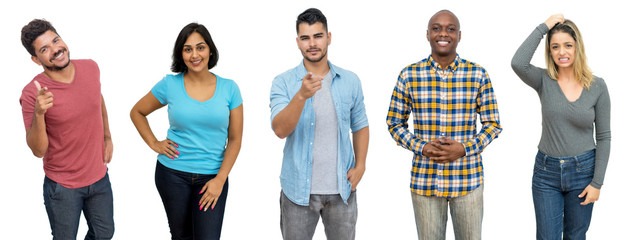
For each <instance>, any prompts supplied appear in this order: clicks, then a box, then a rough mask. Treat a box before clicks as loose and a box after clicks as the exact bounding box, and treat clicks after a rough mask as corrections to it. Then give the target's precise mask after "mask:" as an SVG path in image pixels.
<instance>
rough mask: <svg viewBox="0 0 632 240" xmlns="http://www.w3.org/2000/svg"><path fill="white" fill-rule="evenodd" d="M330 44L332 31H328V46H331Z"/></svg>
mask: <svg viewBox="0 0 632 240" xmlns="http://www.w3.org/2000/svg"><path fill="white" fill-rule="evenodd" d="M329 44H331V32H328V33H327V46H329Z"/></svg>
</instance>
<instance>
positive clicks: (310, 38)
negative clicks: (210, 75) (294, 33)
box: [296, 22, 331, 63]
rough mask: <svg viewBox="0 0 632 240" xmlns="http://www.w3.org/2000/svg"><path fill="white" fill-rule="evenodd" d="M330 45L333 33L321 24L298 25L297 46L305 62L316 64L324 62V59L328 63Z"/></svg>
mask: <svg viewBox="0 0 632 240" xmlns="http://www.w3.org/2000/svg"><path fill="white" fill-rule="evenodd" d="M330 43H331V33H328V32H327V30H326V29H325V27H324V26H323V24H322V23H321V22H315V23H314V24H311V25H310V24H308V23H301V24H299V25H298V37H296V44H297V45H298V49H299V50H301V54H303V58H305V60H307V61H310V62H314V63H315V62H320V61H323V59H324V60H325V61H327V47H328V46H329V44H330Z"/></svg>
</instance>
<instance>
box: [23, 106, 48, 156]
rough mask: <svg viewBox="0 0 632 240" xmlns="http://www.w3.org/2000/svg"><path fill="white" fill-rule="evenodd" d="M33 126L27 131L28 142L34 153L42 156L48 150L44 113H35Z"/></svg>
mask: <svg viewBox="0 0 632 240" xmlns="http://www.w3.org/2000/svg"><path fill="white" fill-rule="evenodd" d="M33 115H34V116H33V121H32V123H31V128H30V129H28V130H27V131H26V144H27V145H28V146H29V148H30V149H31V151H32V152H33V155H35V156H36V157H38V158H41V157H43V156H44V154H46V150H48V134H47V133H46V122H45V120H44V115H38V114H36V113H34V114H33Z"/></svg>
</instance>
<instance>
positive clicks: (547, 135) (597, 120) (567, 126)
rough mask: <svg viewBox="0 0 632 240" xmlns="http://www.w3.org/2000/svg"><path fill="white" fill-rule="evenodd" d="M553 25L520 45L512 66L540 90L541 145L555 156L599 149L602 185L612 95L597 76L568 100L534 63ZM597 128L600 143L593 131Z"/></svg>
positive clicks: (598, 175)
mask: <svg viewBox="0 0 632 240" xmlns="http://www.w3.org/2000/svg"><path fill="white" fill-rule="evenodd" d="M548 31H549V28H548V27H547V26H546V24H544V23H542V24H540V25H539V26H538V27H537V28H536V29H535V30H534V31H533V32H532V33H531V35H529V37H527V39H526V40H525V41H524V42H523V43H522V45H520V48H518V50H517V51H516V54H515V55H514V57H513V59H512V60H511V67H512V68H513V70H514V72H516V74H517V75H518V77H520V79H522V81H523V82H524V83H526V84H527V85H529V86H530V87H532V88H533V89H535V90H536V91H537V92H538V96H539V97H540V103H541V104H542V136H541V138H540V144H539V145H538V149H539V150H540V151H542V152H543V153H544V154H547V155H550V156H553V157H564V156H576V155H579V154H582V153H584V152H587V151H590V150H592V149H595V171H594V177H593V180H592V182H591V183H590V185H592V186H593V187H595V188H598V189H600V188H601V185H602V184H603V179H604V175H605V173H606V167H607V165H608V158H609V155H610V96H609V95H608V88H607V87H606V83H605V82H604V80H603V79H601V78H599V77H594V82H593V83H592V85H591V86H590V90H588V89H585V88H584V89H583V91H582V93H581V95H580V97H579V98H578V99H577V100H575V101H574V102H570V101H568V99H567V98H566V96H565V95H564V92H562V89H561V88H560V86H559V84H558V83H557V81H556V80H554V79H551V78H550V77H549V75H548V74H547V73H546V69H542V68H538V67H535V66H533V65H531V63H530V62H531V58H532V57H533V54H534V53H535V50H536V49H537V48H538V45H539V44H540V42H541V40H542V38H543V37H544V35H546V34H547V32H548ZM594 130H595V131H596V134H595V137H596V140H597V141H596V143H595V139H594V138H593V131H594Z"/></svg>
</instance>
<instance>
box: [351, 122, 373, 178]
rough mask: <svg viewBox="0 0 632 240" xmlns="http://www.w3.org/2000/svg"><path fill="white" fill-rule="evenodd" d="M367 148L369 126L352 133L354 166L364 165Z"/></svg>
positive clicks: (361, 166)
mask: <svg viewBox="0 0 632 240" xmlns="http://www.w3.org/2000/svg"><path fill="white" fill-rule="evenodd" d="M368 150H369V127H365V128H363V129H360V130H358V131H356V132H354V133H353V153H354V155H355V161H356V162H355V167H356V168H365V167H366V156H367V152H368Z"/></svg>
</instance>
